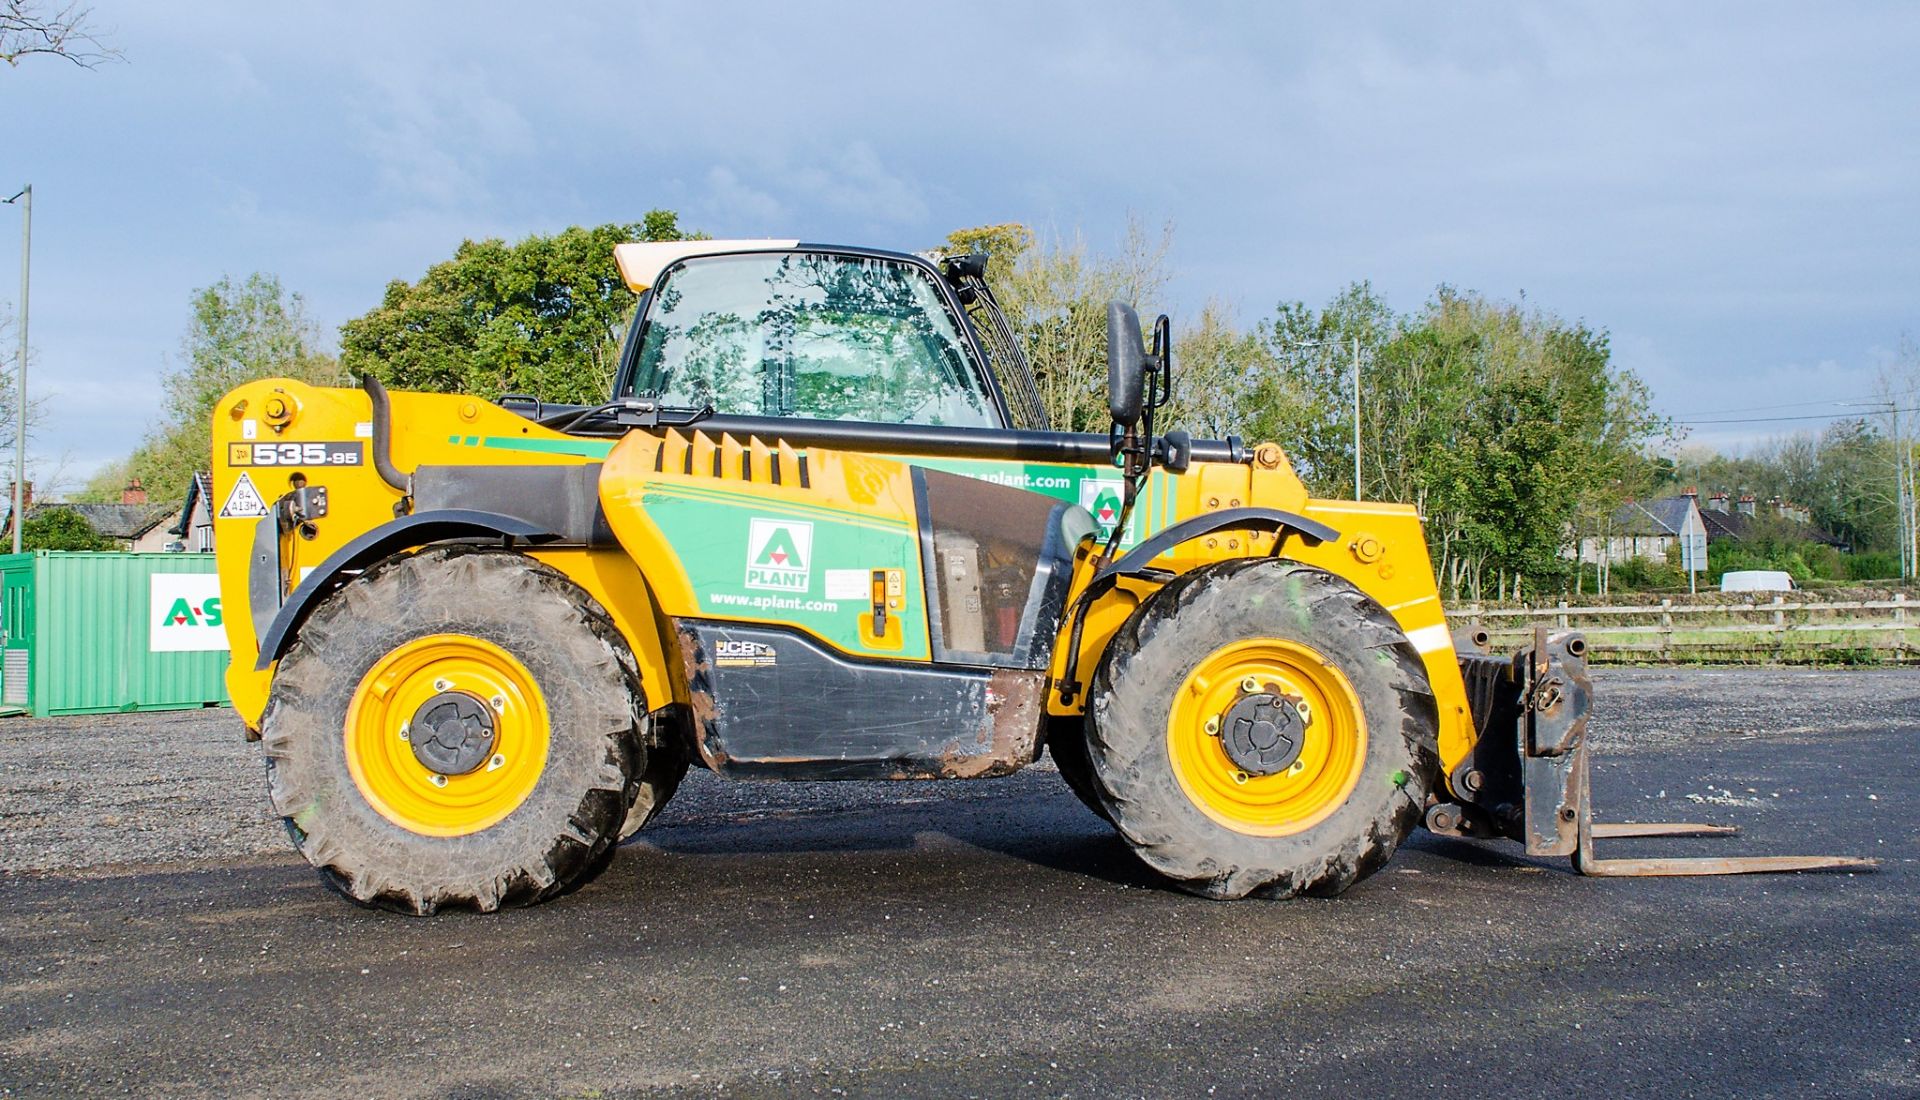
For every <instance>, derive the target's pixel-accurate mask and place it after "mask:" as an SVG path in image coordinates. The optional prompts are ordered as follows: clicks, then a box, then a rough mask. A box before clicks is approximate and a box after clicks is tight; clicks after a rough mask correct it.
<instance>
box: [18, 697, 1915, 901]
mask: <svg viewBox="0 0 1920 1100" xmlns="http://www.w3.org/2000/svg"><path fill="white" fill-rule="evenodd" d="M1594 681H1595V695H1596V697H1597V700H1598V702H1597V709H1596V716H1595V719H1594V736H1595V746H1596V752H1597V753H1598V755H1599V756H1600V757H1601V758H1602V759H1603V760H1604V758H1605V757H1608V756H1627V755H1632V754H1634V753H1637V752H1642V751H1646V750H1649V749H1668V748H1672V747H1675V746H1679V745H1684V744H1686V743H1688V742H1691V741H1701V740H1710V741H1715V742H1719V741H1724V740H1729V739H1733V740H1738V739H1741V738H1748V737H1763V736H1764V737H1765V738H1767V739H1768V740H1770V741H1774V742H1779V741H1783V740H1784V741H1790V742H1791V741H1803V740H1807V739H1816V738H1820V737H1823V736H1830V735H1834V734H1840V733H1847V732H1858V731H1862V730H1867V729H1871V728H1874V727H1875V726H1876V725H1884V724H1885V723H1886V721H1887V715H1888V713H1889V712H1890V708H1891V709H1892V710H1894V711H1898V712H1904V713H1909V714H1912V713H1920V670H1908V669H1890V670H1865V671H1848V672H1834V671H1828V670H1819V669H1801V668H1791V669H1789V668H1741V669H1690V668H1681V669H1664V668H1663V669H1632V668H1603V669H1597V670H1595V672H1594ZM1601 766H1602V767H1603V768H1604V763H1603V764H1602V765H1601ZM1051 770H1052V769H1051V765H1050V764H1049V763H1048V762H1046V761H1044V760H1043V761H1042V762H1041V763H1040V764H1039V765H1037V766H1036V767H1034V768H1031V769H1028V771H1027V772H1023V773H1021V775H1019V776H1016V777H1014V778H1013V779H1012V780H1002V781H996V782H995V783H994V784H992V786H994V787H995V788H996V789H995V790H994V791H993V792H992V793H994V794H996V795H1008V796H1014V797H1020V796H1022V795H1023V794H1024V793H1025V792H1026V791H1027V790H1028V789H1029V788H1030V787H1032V786H1042V787H1049V788H1050V787H1051V786H1052V785H1053V784H1056V783H1058V782H1059V780H1058V779H1056V778H1055V777H1054V776H1053V775H1052V774H1050V773H1051ZM1029 773H1032V774H1029ZM957 786H958V785H954V784H942V785H939V786H937V787H921V788H918V789H916V790H912V791H903V790H901V789H900V788H899V787H898V786H897V785H895V784H888V783H783V784H765V783H754V784H737V783H725V782H722V781H719V780H716V779H714V778H713V777H712V776H710V775H708V774H706V773H704V772H701V771H698V770H695V771H694V772H692V773H690V774H689V775H688V777H687V783H686V785H685V786H684V787H683V788H682V789H681V791H680V793H679V794H678V795H677V796H676V797H675V799H674V801H673V802H672V803H671V804H670V805H669V807H668V808H667V810H666V811H665V812H664V813H663V815H662V817H661V819H660V820H659V822H658V823H657V825H656V828H658V827H661V826H667V825H678V826H685V825H698V824H701V823H703V822H721V821H739V820H751V819H753V818H755V817H760V816H770V815H771V816H778V815H781V814H786V813H792V812H798V811H801V810H813V809H818V808H820V807H838V808H842V809H844V810H845V811H846V812H855V813H857V812H859V811H860V810H861V808H862V807H863V806H864V805H867V804H869V801H870V800H871V801H874V802H888V803H893V804H896V805H898V804H913V803H916V802H929V801H935V800H938V799H942V798H946V797H951V796H952V795H954V794H956V793H957V789H956V788H957ZM977 793H984V792H977ZM1662 793H1665V792H1662ZM1771 794H1772V792H1768V791H1764V790H1759V789H1756V790H1754V791H1746V790H1740V791H1731V790H1727V789H1724V788H1719V787H1714V786H1712V785H1711V784H1710V782H1706V781H1703V782H1702V783H1700V784H1698V785H1697V786H1696V787H1695V789H1691V790H1688V791H1675V792H1673V794H1672V797H1673V798H1676V799H1678V798H1685V799H1686V800H1687V801H1688V802H1691V803H1701V802H1709V803H1720V804H1726V805H1761V804H1764V802H1765V801H1766V800H1767V799H1768V798H1769V797H1770V796H1771ZM903 796H905V797H903ZM1729 799H1732V800H1733V801H1728V800H1729ZM1642 816H1644V815H1642ZM259 857H286V858H292V849H291V847H290V845H289V843H288V841H287V836H286V833H285V832H284V831H283V830H282V828H281V826H280V822H279V820H278V819H277V818H276V817H275V816H274V814H273V811H272V807H271V806H270V805H269V804H268V802H267V798H266V781H265V778H264V777H263V776H262V774H261V764H260V750H259V747H258V746H257V745H254V744H250V743H248V742H246V741H244V740H242V739H241V726H240V722H239V720H238V719H237V718H236V717H234V715H233V712H232V711H229V710H191V711H171V712H165V713H158V714H113V715H89V716H84V717H75V718H44V719H36V718H15V719H5V720H0V871H82V870H89V869H91V870H92V871H93V872H95V873H109V874H111V873H116V872H119V871H122V870H136V869H137V870H150V869H153V868H154V866H155V865H161V866H166V865H173V864H190V863H231V862H234V861H238V860H247V859H256V858H259Z"/></svg>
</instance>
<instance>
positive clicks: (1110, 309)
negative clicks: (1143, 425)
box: [1107, 302, 1147, 428]
mask: <svg viewBox="0 0 1920 1100" xmlns="http://www.w3.org/2000/svg"><path fill="white" fill-rule="evenodd" d="M1146 371H1147V346H1146V342H1145V341H1143V340H1142V339H1141V338H1140V315H1139V314H1137V313H1135V312H1134V311H1133V307H1132V306H1130V305H1128V304H1127V303H1125V302H1108V303H1107V411H1108V412H1110V413H1112V414H1113V422H1114V423H1116V424H1118V425H1120V426H1121V427H1123V428H1132V427H1133V426H1134V425H1135V424H1138V423H1139V422H1140V390H1141V387H1142V385H1143V383H1144V382H1145V379H1146Z"/></svg>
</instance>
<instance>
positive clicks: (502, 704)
mask: <svg viewBox="0 0 1920 1100" xmlns="http://www.w3.org/2000/svg"><path fill="white" fill-rule="evenodd" d="M487 702H489V703H492V704H493V709H494V710H496V711H498V712H500V713H501V714H505V713H506V712H507V697H506V696H504V695H496V696H494V697H493V698H491V699H489V700H487Z"/></svg>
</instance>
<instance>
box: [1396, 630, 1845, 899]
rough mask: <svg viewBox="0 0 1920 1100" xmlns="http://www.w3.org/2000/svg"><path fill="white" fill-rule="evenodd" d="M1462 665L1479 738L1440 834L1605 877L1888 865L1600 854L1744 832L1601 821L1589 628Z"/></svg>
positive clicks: (1435, 809) (1437, 822)
mask: <svg viewBox="0 0 1920 1100" xmlns="http://www.w3.org/2000/svg"><path fill="white" fill-rule="evenodd" d="M1460 671H1461V674H1462V675H1463V676H1464V677H1465V679H1466V682H1467V690H1468V695H1469V698H1470V700H1471V704H1472V708H1473V718H1474V728H1475V733H1476V735H1477V737H1476V741H1475V745H1474V749H1473V751H1472V752H1471V753H1469V754H1468V756H1467V758H1466V759H1465V760H1464V761H1462V762H1461V764H1460V766H1459V767H1458V768H1456V769H1455V770H1454V773H1453V775H1452V776H1451V777H1450V778H1451V781H1452V783H1451V785H1452V787H1453V790H1454V792H1455V793H1456V795H1457V797H1459V798H1460V799H1461V801H1460V802H1458V803H1445V802H1443V803H1438V804H1435V805H1433V806H1431V807H1429V808H1428V810H1427V828H1428V829H1429V830H1431V831H1433V832H1435V833H1439V834H1441V835H1445V836H1463V837H1495V836H1499V837H1507V838H1509V839H1512V840H1518V841H1520V842H1521V843H1522V844H1524V845H1525V846H1526V849H1527V854H1528V855H1536V856H1567V857H1569V858H1570V859H1571V860H1572V861H1573V867H1574V870H1576V871H1578V872H1580V873H1581V874H1583V875H1595V876H1650V875H1744V874H1760V873H1765V872H1774V871H1828V870H1870V869H1872V868H1874V867H1876V866H1877V865H1878V864H1877V863H1876V861H1874V860H1871V859H1859V858H1855V857H1850V856H1738V857H1728V858H1715V857H1692V858H1662V859H1599V858H1597V857H1595V856H1594V854H1593V842H1594V840H1595V838H1601V839H1607V838H1623V837H1683V836H1687V837H1703V836H1732V835H1734V834H1735V833H1737V832H1738V831H1739V830H1738V829H1736V828H1734V827H1732V826H1725V825H1696V824H1689V823H1682V822H1660V823H1652V824H1634V825H1626V824H1602V823H1597V822H1595V821H1594V820H1593V811H1592V792H1591V783H1590V772H1591V751H1590V747H1589V745H1588V741H1587V721H1588V718H1589V717H1590V714H1591V711H1592V706H1593V685H1592V681H1591V680H1590V679H1589V678H1588V676H1587V663H1586V641H1585V639H1584V638H1582V637H1581V636H1580V635H1579V634H1577V633H1565V632H1563V633H1557V634H1551V633H1549V632H1548V631H1547V629H1546V628H1545V627H1538V628H1536V629H1535V631H1534V637H1533V644H1532V645H1530V646H1527V647H1526V648H1524V649H1522V650H1520V651H1519V652H1518V653H1515V654H1514V655H1513V656H1512V657H1492V656H1488V655H1484V654H1479V653H1465V654H1462V655H1461V657H1460Z"/></svg>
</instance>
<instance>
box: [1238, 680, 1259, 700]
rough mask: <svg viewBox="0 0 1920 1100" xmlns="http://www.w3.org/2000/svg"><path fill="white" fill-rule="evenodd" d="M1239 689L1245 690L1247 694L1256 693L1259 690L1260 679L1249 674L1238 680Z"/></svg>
mask: <svg viewBox="0 0 1920 1100" xmlns="http://www.w3.org/2000/svg"><path fill="white" fill-rule="evenodd" d="M1240 690H1241V691H1244V692H1246V693H1247V694H1248V695H1254V694H1257V693H1258V692H1259V691H1260V681H1258V680H1256V679H1254V678H1253V677H1251V676H1249V677H1247V678H1246V679H1244V680H1242V681H1240Z"/></svg>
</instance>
